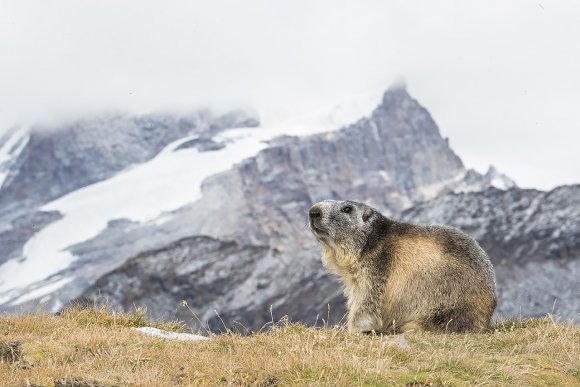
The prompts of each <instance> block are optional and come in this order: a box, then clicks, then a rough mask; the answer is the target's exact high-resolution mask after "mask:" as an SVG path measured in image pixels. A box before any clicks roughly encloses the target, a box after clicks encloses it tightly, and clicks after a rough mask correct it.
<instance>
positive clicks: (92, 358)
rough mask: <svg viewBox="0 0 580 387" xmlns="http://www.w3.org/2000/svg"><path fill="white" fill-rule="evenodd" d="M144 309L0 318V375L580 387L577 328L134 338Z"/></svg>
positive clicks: (85, 380) (291, 328) (32, 380)
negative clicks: (393, 334)
mask: <svg viewBox="0 0 580 387" xmlns="http://www.w3.org/2000/svg"><path fill="white" fill-rule="evenodd" d="M138 326H155V327H158V328H162V329H166V330H173V331H179V330H182V328H181V326H180V325H179V324H175V323H151V322H148V321H145V320H144V318H143V314H142V313H140V312H137V313H134V314H117V313H113V312H110V311H108V310H106V309H88V310H87V309H85V310H82V309H70V310H68V311H66V312H65V313H63V314H62V315H60V316H52V315H46V314H31V315H28V316H20V317H6V316H3V317H2V318H0V380H1V381H2V383H1V384H2V385H7V386H12V385H14V386H19V385H35V386H101V385H103V386H110V385H155V386H163V385H177V384H183V385H215V384H224V385H226V384H233V385H261V386H274V385H308V384H312V385H406V386H436V385H464V384H478V385H505V384H518V385H546V384H548V385H560V386H564V385H567V386H572V385H580V328H579V327H574V326H572V325H566V324H555V323H553V322H552V320H550V319H547V318H546V319H530V320H517V321H506V322H502V323H498V324H496V326H495V329H494V332H493V333H487V334H469V335H459V334H427V333H408V334H406V335H405V337H406V341H407V342H408V344H409V345H408V347H407V346H406V345H400V343H401V342H404V341H405V339H402V338H400V337H397V338H394V339H393V338H390V337H380V336H374V337H372V336H357V335H349V334H347V333H346V332H344V330H343V329H341V328H336V327H333V328H316V329H315V328H307V327H304V326H302V325H297V324H287V323H284V322H280V323H278V324H276V326H274V327H269V328H266V329H264V331H263V332H261V333H258V334H254V335H252V336H241V335H238V334H233V333H232V334H225V335H218V336H215V337H213V338H212V340H207V341H200V342H179V341H169V340H165V339H161V338H155V337H150V336H146V335H143V334H141V333H138V332H136V331H135V330H134V329H133V328H134V327H138Z"/></svg>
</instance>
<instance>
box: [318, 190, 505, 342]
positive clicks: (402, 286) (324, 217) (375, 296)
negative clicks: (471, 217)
mask: <svg viewBox="0 0 580 387" xmlns="http://www.w3.org/2000/svg"><path fill="white" fill-rule="evenodd" d="M309 220H310V227H311V229H312V232H313V233H314V235H315V236H316V238H317V239H318V241H319V242H320V244H321V245H322V249H323V252H322V262H323V264H324V266H325V267H326V268H327V269H328V270H329V271H330V272H332V273H334V274H337V275H338V276H339V277H340V279H341V281H342V282H343V283H344V286H345V289H344V294H345V296H346V298H347V309H348V320H347V323H348V329H349V331H351V332H364V333H370V332H376V333H385V334H390V333H402V332H406V331H410V330H414V331H436V332H479V331H482V330H485V329H486V328H488V327H489V325H490V321H491V315H492V314H493V311H494V309H495V307H496V304H497V299H496V295H495V273H494V270H493V266H492V264H491V262H490V260H489V258H488V256H487V254H486V253H485V251H483V249H482V248H481V247H480V246H479V245H478V244H477V242H476V241H475V240H474V239H473V238H471V237H470V236H468V235H467V234H465V233H463V232H461V231H459V230H458V229H455V228H452V227H447V226H419V225H414V224H409V223H403V222H398V221H395V220H392V219H389V218H387V217H385V216H383V215H381V214H380V213H379V212H377V211H376V210H375V209H373V208H371V207H369V206H367V205H366V204H363V203H357V202H353V201H334V200H325V201H322V202H319V203H316V204H314V205H313V206H312V207H311V208H310V211H309Z"/></svg>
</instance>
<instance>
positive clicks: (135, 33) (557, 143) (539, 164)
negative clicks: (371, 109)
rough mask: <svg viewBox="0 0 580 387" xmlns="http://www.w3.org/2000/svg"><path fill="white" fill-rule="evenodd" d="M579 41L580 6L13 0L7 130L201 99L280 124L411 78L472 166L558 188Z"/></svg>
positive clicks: (2, 123) (564, 178)
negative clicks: (254, 112) (245, 109)
mask: <svg viewBox="0 0 580 387" xmlns="http://www.w3.org/2000/svg"><path fill="white" fill-rule="evenodd" d="M579 37H580V3H578V2H577V1H540V2H536V1H510V2H505V1H486V2H471V1H463V2H454V1H438V2H419V1H381V0H377V1H370V0H366V1H357V2H353V1H337V0H332V1H326V0H318V1H302V0H296V1H292V2H288V1H286V2H282V1H271V0H251V1H249V0H248V1H243V2H242V1H233V0H232V1H223V0H218V1H207V2H201V1H167V0H166V1H148V0H147V1H146V0H140V1H123V2H119V1H60V0H59V1H50V2H47V1H22V0H18V1H6V0H3V1H2V2H0V52H1V53H2V57H1V58H0V128H7V127H9V126H12V125H14V124H18V123H21V124H25V125H28V124H31V123H37V122H41V123H50V122H56V121H58V120H62V119H69V118H71V117H78V116H82V115H86V114H97V113H99V112H101V111H108V110H128V111H134V112H148V111H155V110H173V109H192V108H195V107H198V106H214V107H219V108H225V107H234V106H241V107H253V108H255V110H257V111H258V112H259V113H260V114H261V115H262V116H263V117H266V118H267V117H270V118H271V117H277V118H280V119H282V118H285V117H292V116H294V115H301V114H304V113H305V112H309V111H314V110H316V109H317V108H318V107H319V106H325V105H328V104H329V103H334V102H335V101H341V100H348V99H349V98H351V97H352V96H356V95H360V94H373V95H376V96H377V98H379V96H380V93H381V92H382V91H383V90H384V89H386V87H388V85H389V84H390V83H391V82H392V81H393V80H394V79H396V78H397V77H399V76H404V77H405V79H406V81H407V84H408V88H409V91H410V92H411V93H412V94H413V96H415V97H416V98H417V99H418V100H419V101H420V102H421V103H422V104H423V105H424V106H426V107H427V108H428V109H429V111H430V112H431V113H432V115H433V117H434V118H435V120H436V121H437V123H438V124H439V126H440V128H441V131H442V134H443V135H444V136H446V137H449V138H450V143H451V146H452V147H453V149H454V150H455V151H456V152H457V153H458V154H459V155H460V157H461V158H462V159H463V161H464V163H465V164H466V165H467V166H468V167H474V168H476V169H478V170H481V171H483V170H485V169H486V168H487V166H488V165H489V164H490V163H492V164H494V165H495V166H496V167H497V168H498V169H500V170H501V171H503V172H505V173H506V174H508V175H509V176H510V177H512V178H514V179H515V180H516V181H517V182H518V184H520V185H521V186H524V187H537V188H544V189H545V188H551V187H554V186H556V185H560V184H566V183H579V182H580V170H579V168H578V166H580V152H578V151H577V149H576V147H577V144H578V143H580V115H579V114H577V110H578V106H580V92H579V90H580V76H579V70H578V69H580V44H579V40H578V38H579ZM377 102H378V101H377ZM0 130H2V129H0Z"/></svg>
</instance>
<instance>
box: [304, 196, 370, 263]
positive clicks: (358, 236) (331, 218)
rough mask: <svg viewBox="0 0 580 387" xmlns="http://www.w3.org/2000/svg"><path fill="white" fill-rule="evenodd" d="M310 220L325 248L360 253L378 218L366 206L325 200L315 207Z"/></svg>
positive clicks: (315, 233) (310, 214) (350, 202)
mask: <svg viewBox="0 0 580 387" xmlns="http://www.w3.org/2000/svg"><path fill="white" fill-rule="evenodd" d="M308 216H309V220H310V228H311V229H312V232H313V233H314V235H315V236H316V239H318V241H319V242H320V243H321V244H322V245H323V246H324V247H326V248H330V249H332V250H336V249H337V248H340V249H341V250H348V251H350V252H360V251H362V249H363V248H364V246H365V244H366V242H367V237H368V235H369V234H370V232H371V230H372V222H373V219H374V218H375V217H377V216H379V214H378V212H377V211H376V210H375V209H373V208H372V207H369V206H367V205H366V204H364V203H357V202H352V201H350V200H346V201H336V200H324V201H322V202H318V203H316V204H314V205H313V206H312V207H311V208H310V211H309V213H308Z"/></svg>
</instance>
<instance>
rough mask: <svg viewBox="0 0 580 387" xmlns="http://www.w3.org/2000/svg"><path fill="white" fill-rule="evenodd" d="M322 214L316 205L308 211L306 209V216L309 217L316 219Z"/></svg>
mask: <svg viewBox="0 0 580 387" xmlns="http://www.w3.org/2000/svg"><path fill="white" fill-rule="evenodd" d="M321 215H322V211H321V210H320V207H317V206H313V207H312V208H311V209H310V211H308V216H310V219H313V220H314V219H318V218H320V216H321Z"/></svg>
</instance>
